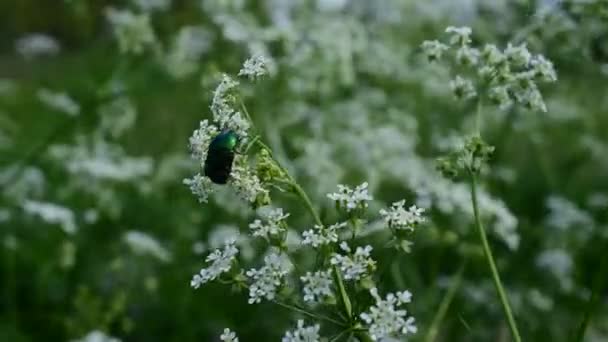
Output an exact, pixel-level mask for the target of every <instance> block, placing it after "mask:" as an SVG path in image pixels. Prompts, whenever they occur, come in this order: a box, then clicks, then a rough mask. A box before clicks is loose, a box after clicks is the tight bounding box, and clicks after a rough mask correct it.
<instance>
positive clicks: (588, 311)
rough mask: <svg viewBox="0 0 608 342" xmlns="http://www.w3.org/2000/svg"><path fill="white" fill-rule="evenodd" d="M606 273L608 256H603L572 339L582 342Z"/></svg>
mask: <svg viewBox="0 0 608 342" xmlns="http://www.w3.org/2000/svg"><path fill="white" fill-rule="evenodd" d="M607 273H608V256H604V259H603V260H602V262H601V264H600V269H599V270H598V272H597V273H596V274H595V277H594V279H593V290H592V293H591V298H589V301H588V302H587V305H586V306H585V315H584V316H583V320H582V321H581V323H580V325H579V327H578V329H577V331H576V335H575V338H574V341H577V342H582V341H583V339H584V338H585V330H587V326H588V325H589V321H590V320H591V316H592V315H593V311H595V308H596V307H597V302H598V301H599V299H600V293H601V290H602V288H603V287H604V283H605V282H606V278H607Z"/></svg>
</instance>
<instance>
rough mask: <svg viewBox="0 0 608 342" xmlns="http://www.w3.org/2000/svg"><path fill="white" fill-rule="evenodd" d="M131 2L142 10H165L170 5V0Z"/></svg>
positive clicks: (134, 0)
mask: <svg viewBox="0 0 608 342" xmlns="http://www.w3.org/2000/svg"><path fill="white" fill-rule="evenodd" d="M133 3H134V4H135V5H136V6H137V7H139V9H141V10H142V11H144V12H152V11H166V10H167V9H169V7H170V6H171V0H133Z"/></svg>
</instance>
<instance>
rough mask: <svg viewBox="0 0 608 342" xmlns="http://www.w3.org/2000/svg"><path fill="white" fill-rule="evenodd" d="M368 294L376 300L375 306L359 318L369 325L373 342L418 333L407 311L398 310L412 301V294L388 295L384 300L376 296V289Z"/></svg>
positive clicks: (406, 292) (404, 292) (405, 292)
mask: <svg viewBox="0 0 608 342" xmlns="http://www.w3.org/2000/svg"><path fill="white" fill-rule="evenodd" d="M369 292H370V293H371V295H372V297H374V299H375V300H376V304H375V305H374V306H372V307H370V308H369V311H367V312H364V313H362V314H361V315H360V317H361V319H362V320H363V321H364V322H365V323H367V324H368V325H369V334H370V337H371V338H372V339H373V340H374V341H380V340H383V339H385V338H390V337H399V336H400V335H406V334H409V333H415V332H416V331H418V328H417V327H416V325H415V320H414V317H412V316H408V315H407V311H406V310H405V309H401V308H400V307H401V306H402V305H404V304H407V303H410V302H411V301H412V294H411V293H410V292H409V291H403V292H397V293H395V294H393V293H389V294H387V295H386V298H385V299H382V297H380V295H378V289H376V288H375V287H374V288H372V289H371V290H370V291H369Z"/></svg>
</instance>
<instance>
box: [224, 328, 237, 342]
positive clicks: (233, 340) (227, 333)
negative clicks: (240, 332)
mask: <svg viewBox="0 0 608 342" xmlns="http://www.w3.org/2000/svg"><path fill="white" fill-rule="evenodd" d="M220 340H222V341H223V342H239V338H238V337H237V336H236V333H235V332H234V331H231V330H230V329H228V328H225V329H224V332H223V333H222V334H221V335H220Z"/></svg>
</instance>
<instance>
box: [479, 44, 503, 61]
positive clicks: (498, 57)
mask: <svg viewBox="0 0 608 342" xmlns="http://www.w3.org/2000/svg"><path fill="white" fill-rule="evenodd" d="M481 58H482V59H483V61H484V62H485V63H486V64H488V65H490V66H497V65H499V64H501V63H502V62H504V60H505V58H506V57H505V55H504V54H503V53H502V51H500V50H499V49H498V48H497V47H496V45H493V44H486V45H485V46H484V47H483V50H482V51H481Z"/></svg>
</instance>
